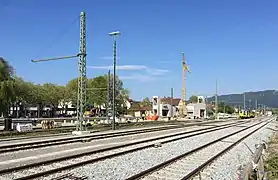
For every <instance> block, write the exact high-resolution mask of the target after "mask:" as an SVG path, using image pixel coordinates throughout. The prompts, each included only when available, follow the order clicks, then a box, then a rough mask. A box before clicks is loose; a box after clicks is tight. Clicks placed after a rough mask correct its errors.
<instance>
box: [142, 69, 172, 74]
mask: <svg viewBox="0 0 278 180" xmlns="http://www.w3.org/2000/svg"><path fill="white" fill-rule="evenodd" d="M147 72H148V73H149V74H151V75H154V76H161V75H164V74H166V73H167V72H169V70H166V69H150V68H149V69H147Z"/></svg>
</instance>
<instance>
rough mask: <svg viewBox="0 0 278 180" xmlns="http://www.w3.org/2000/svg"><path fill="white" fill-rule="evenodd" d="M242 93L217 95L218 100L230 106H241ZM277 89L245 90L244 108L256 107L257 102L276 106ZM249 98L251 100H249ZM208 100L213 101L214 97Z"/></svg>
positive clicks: (277, 103)
mask: <svg viewBox="0 0 278 180" xmlns="http://www.w3.org/2000/svg"><path fill="white" fill-rule="evenodd" d="M243 99H244V98H243V93H242V94H227V95H220V96H218V100H219V101H222V102H225V103H226V104H229V105H231V106H234V105H235V106H241V107H243ZM277 99H278V91H276V90H265V91H257V92H246V93H245V100H246V102H245V103H246V108H249V107H251V108H252V109H254V108H256V101H257V104H264V105H266V106H269V107H272V108H278V101H277ZM249 100H251V101H249ZM207 101H208V102H212V101H214V97H210V98H208V99H207Z"/></svg>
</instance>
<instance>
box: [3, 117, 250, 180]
mask: <svg viewBox="0 0 278 180" xmlns="http://www.w3.org/2000/svg"><path fill="white" fill-rule="evenodd" d="M243 123H245V122H241V123H239V124H243ZM232 126H233V125H222V126H220V127H209V128H202V129H199V130H192V131H188V132H183V133H177V134H172V135H166V136H162V137H156V138H151V139H146V140H141V141H137V142H132V143H126V144H122V145H117V146H113V147H109V148H104V149H100V150H93V151H90V152H84V153H80V154H76V155H70V156H67V157H61V158H56V159H52V160H46V161H41V162H37V163H32V164H26V165H23V166H17V167H13V168H8V169H2V170H0V174H4V173H10V172H14V171H19V170H24V169H28V168H32V167H36V166H40V165H46V164H51V163H55V162H60V161H63V160H69V159H73V158H78V157H82V156H86V155H91V154H96V153H101V152H105V151H109V150H115V149H118V148H123V147H128V146H132V145H136V144H141V143H146V142H151V141H155V140H160V139H165V138H169V137H173V136H178V135H186V134H189V133H194V132H197V133H194V134H189V135H186V136H183V137H177V138H174V139H170V140H165V141H162V142H161V143H168V142H173V141H177V140H180V139H185V138H189V137H193V136H197V135H201V134H205V133H209V132H213V131H217V130H221V129H225V128H229V127H232ZM204 130H207V131H205V132H198V131H204ZM152 146H153V144H148V145H144V146H141V147H136V148H133V149H130V150H126V151H122V152H118V153H114V154H110V155H106V156H102V157H99V158H94V159H89V160H86V161H82V162H79V163H75V164H70V165H67V166H63V167H60V168H56V169H51V170H48V171H44V172H40V173H36V174H32V175H29V176H26V177H22V178H18V180H19V179H26V178H27V179H33V178H37V177H41V176H45V175H48V174H52V173H55V172H59V171H62V170H66V169H70V168H74V167H78V166H81V165H84V164H89V163H94V162H98V161H101V160H104V159H107V158H112V157H116V156H120V155H123V154H127V153H131V152H135V151H138V150H141V149H146V148H149V147H152Z"/></svg>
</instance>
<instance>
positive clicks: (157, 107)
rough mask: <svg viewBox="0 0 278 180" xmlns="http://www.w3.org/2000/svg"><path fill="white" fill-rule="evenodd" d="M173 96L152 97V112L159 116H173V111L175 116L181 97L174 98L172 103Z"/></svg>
mask: <svg viewBox="0 0 278 180" xmlns="http://www.w3.org/2000/svg"><path fill="white" fill-rule="evenodd" d="M170 100H171V98H160V97H158V96H153V98H152V113H153V114H154V115H157V116H159V117H171V111H172V112H173V113H172V114H173V116H175V115H177V106H178V105H179V102H180V99H173V101H172V105H171V103H170Z"/></svg>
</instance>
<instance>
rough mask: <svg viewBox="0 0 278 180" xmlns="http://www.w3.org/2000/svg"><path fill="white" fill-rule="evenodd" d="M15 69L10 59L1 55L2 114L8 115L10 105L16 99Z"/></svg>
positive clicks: (0, 108)
mask: <svg viewBox="0 0 278 180" xmlns="http://www.w3.org/2000/svg"><path fill="white" fill-rule="evenodd" d="M15 88H16V84H15V81H14V70H13V68H12V66H10V65H9V63H8V61H6V60H5V59H4V58H2V57H0V115H1V114H3V115H4V117H7V116H8V112H9V108H10V105H11V104H12V103H13V102H14V101H15V100H16V94H15V93H16V92H15V91H14V89H15Z"/></svg>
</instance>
